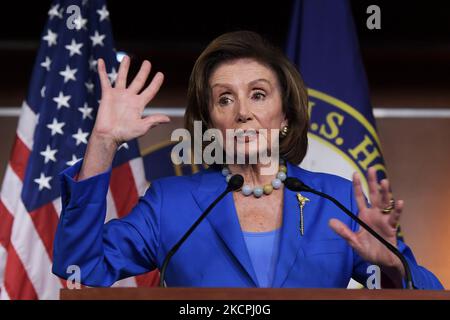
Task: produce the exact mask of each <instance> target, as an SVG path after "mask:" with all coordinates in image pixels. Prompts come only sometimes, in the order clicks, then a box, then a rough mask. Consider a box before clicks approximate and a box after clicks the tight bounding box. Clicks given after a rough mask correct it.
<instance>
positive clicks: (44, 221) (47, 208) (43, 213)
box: [30, 202, 58, 260]
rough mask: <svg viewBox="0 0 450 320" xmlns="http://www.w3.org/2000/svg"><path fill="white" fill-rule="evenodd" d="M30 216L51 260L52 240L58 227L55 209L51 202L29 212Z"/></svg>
mask: <svg viewBox="0 0 450 320" xmlns="http://www.w3.org/2000/svg"><path fill="white" fill-rule="evenodd" d="M30 216H31V219H32V220H33V224H34V227H35V228H36V231H37V233H38V234H39V237H40V238H41V240H42V242H43V245H44V247H45V249H46V251H47V254H48V257H49V259H50V260H51V259H52V256H53V238H54V237H55V232H56V227H57V226H58V214H57V213H56V211H55V207H54V206H53V203H52V202H49V203H48V204H46V205H44V206H42V207H40V208H39V209H37V210H34V211H32V212H30Z"/></svg>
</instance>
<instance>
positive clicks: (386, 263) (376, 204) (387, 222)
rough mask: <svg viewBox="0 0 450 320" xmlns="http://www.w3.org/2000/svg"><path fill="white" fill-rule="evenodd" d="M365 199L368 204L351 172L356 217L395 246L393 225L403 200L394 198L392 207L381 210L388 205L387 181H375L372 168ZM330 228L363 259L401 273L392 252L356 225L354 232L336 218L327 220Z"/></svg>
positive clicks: (398, 263)
mask: <svg viewBox="0 0 450 320" xmlns="http://www.w3.org/2000/svg"><path fill="white" fill-rule="evenodd" d="M368 184H369V198H370V202H371V206H370V207H368V206H367V205H366V200H365V197H364V194H363V191H362V186H361V178H360V177H359V175H358V174H357V173H355V174H354V175H353V187H354V192H355V198H356V202H357V204H358V209H359V218H360V219H361V220H363V221H364V222H365V223H366V224H368V225H369V226H370V227H371V228H372V229H374V230H375V231H376V232H378V233H379V234H380V235H381V236H382V237H383V238H384V239H386V240H387V241H388V242H390V243H391V244H392V245H394V246H397V224H398V221H399V219H400V215H401V213H402V211H403V201H402V200H398V201H395V205H394V208H393V209H392V210H385V211H390V212H386V213H383V209H385V208H389V206H390V205H391V199H392V197H391V192H390V189H389V181H388V180H387V179H384V180H382V181H381V182H380V184H378V182H377V178H376V171H375V169H374V168H369V171H368ZM330 227H331V228H332V229H333V230H334V231H335V232H336V233H337V234H339V235H340V236H341V237H343V238H344V239H345V240H347V242H348V243H349V244H350V246H352V248H353V249H355V250H356V252H357V253H358V254H359V255H360V256H361V257H362V258H363V259H364V260H365V261H368V262H370V263H373V264H376V265H378V266H380V267H387V268H395V269H397V270H398V271H399V272H400V273H401V274H402V275H404V272H405V271H404V268H403V266H402V264H401V262H400V259H398V258H397V257H396V256H395V255H394V254H393V253H391V252H390V251H389V250H388V249H387V248H386V247H385V246H384V245H383V244H382V243H381V242H379V241H378V240H377V239H376V238H375V237H373V236H372V235H371V234H370V233H368V232H367V231H366V230H365V229H363V228H360V230H359V231H358V232H353V231H351V230H350V229H349V228H348V227H347V225H345V224H344V223H342V222H341V221H339V220H337V219H331V220H330Z"/></svg>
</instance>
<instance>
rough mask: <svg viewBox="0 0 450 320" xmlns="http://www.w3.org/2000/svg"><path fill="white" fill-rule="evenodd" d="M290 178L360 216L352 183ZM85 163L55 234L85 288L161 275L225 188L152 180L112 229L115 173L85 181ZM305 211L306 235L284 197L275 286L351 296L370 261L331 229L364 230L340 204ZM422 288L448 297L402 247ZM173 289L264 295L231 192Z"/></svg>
mask: <svg viewBox="0 0 450 320" xmlns="http://www.w3.org/2000/svg"><path fill="white" fill-rule="evenodd" d="M287 166H288V176H294V177H298V178H300V179H301V180H303V181H304V182H305V183H306V184H308V185H310V186H311V187H313V188H315V189H318V190H320V191H323V192H326V193H329V194H331V195H333V196H334V197H336V198H337V199H338V200H339V201H341V202H342V203H343V204H344V205H345V206H346V207H348V208H349V209H350V210H352V212H354V213H356V214H357V210H358V209H357V206H356V202H355V199H354V195H353V188H352V184H351V182H349V181H348V180H345V179H342V178H340V177H337V176H333V175H329V174H323V173H313V172H309V171H306V170H303V169H301V168H299V167H297V166H295V165H292V164H290V163H288V164H287ZM80 168H81V162H79V163H77V164H75V165H74V166H72V167H70V168H68V169H66V170H65V171H64V172H62V174H61V181H62V204H63V208H62V213H61V217H60V221H59V225H58V228H57V232H56V237H55V243H54V256H53V272H54V273H55V274H56V275H58V276H60V277H62V278H67V277H68V276H70V274H67V273H66V270H67V268H68V266H69V265H78V266H79V267H80V270H81V282H82V283H83V284H85V285H88V286H110V285H112V284H113V283H114V282H115V281H117V280H119V279H122V278H126V277H130V276H133V275H138V274H142V273H145V272H148V271H150V270H153V269H155V268H160V267H161V265H162V262H163V260H164V258H165V256H166V254H167V252H168V251H169V250H170V248H171V247H172V246H173V245H174V244H175V243H176V242H177V241H178V240H179V239H180V238H181V237H182V235H183V234H184V233H185V232H186V230H187V229H188V228H189V227H190V226H191V224H192V223H193V222H194V221H195V220H196V219H197V218H198V217H199V216H200V214H201V213H202V211H203V210H205V209H206V208H207V206H208V205H209V204H210V203H211V202H212V201H214V199H215V198H216V197H217V196H218V195H219V194H220V193H221V192H222V191H223V190H225V187H226V182H225V179H224V177H223V176H222V174H221V172H220V171H217V170H214V169H208V170H206V171H202V172H199V173H197V174H194V175H192V176H181V177H169V178H163V179H158V180H155V181H153V182H152V184H151V187H150V188H149V189H148V190H147V191H146V193H145V195H144V196H143V197H141V198H140V199H139V202H138V203H137V204H136V206H135V207H134V208H133V210H132V211H131V212H130V213H129V214H128V215H127V216H126V217H124V218H122V219H114V220H111V221H109V222H108V223H106V224H104V221H105V216H106V209H107V208H106V194H107V191H108V184H109V178H110V174H111V171H110V170H109V171H107V172H105V173H103V174H100V175H97V176H95V177H91V178H89V179H86V180H82V181H75V180H74V179H73V177H74V176H75V175H76V174H77V173H78V171H79V170H80ZM304 195H305V196H307V197H308V198H309V199H310V201H309V202H308V203H307V204H306V205H305V207H304V235H303V236H302V235H301V234H300V230H299V228H300V226H299V223H300V222H299V221H300V210H299V204H298V200H297V196H296V193H295V192H292V191H290V190H287V189H285V190H284V200H283V201H284V206H283V224H282V229H281V239H280V249H279V258H278V262H277V263H276V266H275V276H274V282H273V287H317V288H319V287H330V288H345V287H346V286H347V284H348V282H349V280H350V278H351V277H353V278H354V279H355V280H357V281H359V282H361V283H363V284H365V283H366V279H367V277H368V276H369V274H368V273H367V267H368V266H369V265H370V264H369V263H367V262H365V261H363V260H362V259H361V258H360V257H359V255H358V254H356V252H354V251H353V249H352V248H351V247H350V246H349V245H348V244H347V243H346V241H345V240H343V239H342V238H340V237H339V236H338V235H337V234H335V233H334V231H333V230H332V229H331V228H330V227H329V226H328V221H329V220H330V219H331V218H338V219H340V220H341V221H343V222H344V223H346V224H347V225H348V226H349V227H350V228H351V229H352V230H357V229H358V226H357V225H356V224H355V223H354V222H353V221H352V220H351V219H350V218H349V217H347V216H346V215H345V214H344V213H342V212H340V211H339V209H337V208H336V207H335V206H334V205H333V204H332V203H330V202H329V201H327V200H325V199H323V198H320V197H318V196H316V195H314V194H306V193H305V194H304ZM398 247H399V250H400V251H401V252H403V254H404V255H405V256H406V259H407V260H408V263H409V265H410V267H411V270H412V274H413V280H414V283H415V285H416V286H417V287H419V288H428V289H440V288H442V285H441V284H440V283H439V281H438V279H437V278H436V277H435V276H434V275H433V274H432V273H431V272H429V271H428V270H426V269H424V268H423V267H420V266H419V265H417V263H416V261H415V259H414V256H413V254H412V252H411V250H410V249H409V248H408V247H407V246H406V245H405V244H404V243H403V242H399V244H398ZM166 283H167V285H168V286H182V287H258V280H257V278H256V275H255V271H254V270H253V266H252V263H251V259H250V256H249V253H248V251H247V247H246V243H245V240H244V238H243V234H242V230H241V227H240V224H239V221H238V217H237V214H236V208H235V206H234V201H233V197H232V194H231V193H229V194H228V195H227V196H226V197H225V198H224V199H223V200H222V201H221V202H219V204H218V205H217V206H216V207H215V208H214V209H213V210H212V211H211V212H210V214H209V215H208V217H207V218H206V219H205V220H204V221H203V222H202V223H201V224H200V225H199V226H198V228H197V229H196V230H195V231H194V233H193V234H192V235H191V236H190V237H189V238H188V239H187V241H186V242H185V243H184V244H183V246H182V247H181V248H180V249H179V251H178V252H177V253H176V254H175V255H174V256H173V258H172V260H171V261H170V263H169V266H168V268H167V273H166Z"/></svg>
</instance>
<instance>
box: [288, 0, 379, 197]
mask: <svg viewBox="0 0 450 320" xmlns="http://www.w3.org/2000/svg"><path fill="white" fill-rule="evenodd" d="M287 55H288V57H289V58H290V59H291V61H292V62H294V63H295V64H296V65H297V66H298V67H299V69H300V71H301V74H302V76H303V79H304V81H305V83H306V86H307V87H308V95H309V110H310V116H311V122H310V123H311V126H310V131H309V142H310V146H309V149H308V153H307V156H306V158H305V160H304V161H303V163H302V166H303V167H305V168H307V169H310V170H312V171H322V172H329V173H333V174H337V175H340V176H343V177H344V178H347V179H351V175H352V173H353V172H355V171H357V172H359V173H360V174H361V176H362V177H364V178H363V179H362V180H363V185H364V189H365V190H367V181H366V179H365V176H366V174H367V169H368V168H369V167H375V168H376V170H377V176H378V179H379V180H381V179H383V178H385V177H386V169H385V165H384V162H383V156H382V153H381V146H380V141H379V139H378V135H377V132H376V127H375V120H374V117H373V113H372V106H371V104H370V100H369V91H368V84H367V79H366V75H365V71H364V66H363V63H362V60H361V56H360V52H359V45H358V39H357V35H356V30H355V26H354V22H353V18H352V13H351V8H350V5H349V3H348V1H346V0H337V1H336V0H304V1H295V2H294V10H293V15H292V21H291V27H290V32H289V36H288V43H287Z"/></svg>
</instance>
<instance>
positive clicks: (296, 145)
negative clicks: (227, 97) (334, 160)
mask: <svg viewBox="0 0 450 320" xmlns="http://www.w3.org/2000/svg"><path fill="white" fill-rule="evenodd" d="M240 58H251V59H255V60H256V61H258V62H259V63H262V64H264V65H266V66H268V67H269V68H270V69H271V70H273V71H274V72H275V74H276V75H277V78H278V82H279V84H280V88H281V96H282V103H283V112H284V114H285V115H286V119H287V121H288V127H289V130H288V133H287V135H286V137H284V138H281V136H280V156H281V157H283V158H284V159H286V160H287V161H290V162H292V163H294V164H300V162H301V161H302V160H303V158H304V157H305V154H306V150H307V147H308V137H307V133H308V123H309V117H308V94H307V91H306V87H305V85H304V83H303V80H302V77H301V76H300V73H299V72H298V71H297V69H296V68H295V66H294V65H293V64H292V63H291V62H290V61H289V60H288V59H287V58H286V56H285V55H284V54H283V53H282V52H281V50H279V49H278V48H276V47H275V46H273V45H272V44H270V43H269V42H268V41H267V40H266V39H264V38H263V37H261V36H260V35H259V34H257V33H255V32H252V31H236V32H230V33H225V34H223V35H221V36H219V37H217V38H216V39H214V40H213V41H212V42H211V43H210V44H209V45H208V46H207V47H206V49H205V50H204V51H203V52H202V53H201V54H200V56H199V57H198V59H197V61H196V62H195V65H194V68H193V69H192V73H191V77H190V79H189V88H188V104H187V108H186V113H185V115H184V124H185V127H186V128H187V129H188V130H189V132H190V133H191V136H192V137H193V135H194V121H202V128H203V131H206V130H207V129H209V128H210V127H211V120H210V116H209V102H210V94H211V90H210V87H209V78H210V76H211V74H212V72H213V71H214V70H215V68H217V67H218V66H219V65H220V64H221V63H223V62H227V61H232V60H236V59H240Z"/></svg>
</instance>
